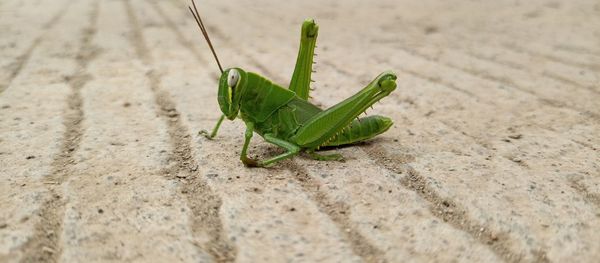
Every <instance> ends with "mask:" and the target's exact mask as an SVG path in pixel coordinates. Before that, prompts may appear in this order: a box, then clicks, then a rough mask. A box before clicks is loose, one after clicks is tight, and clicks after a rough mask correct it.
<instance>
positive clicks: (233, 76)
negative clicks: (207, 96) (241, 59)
mask: <svg viewBox="0 0 600 263" xmlns="http://www.w3.org/2000/svg"><path fill="white" fill-rule="evenodd" d="M239 80H240V73H239V72H238V71H237V70H235V69H232V70H230V71H229V74H228V75H227V85H228V86H229V87H235V86H236V85H237V83H238V81H239Z"/></svg>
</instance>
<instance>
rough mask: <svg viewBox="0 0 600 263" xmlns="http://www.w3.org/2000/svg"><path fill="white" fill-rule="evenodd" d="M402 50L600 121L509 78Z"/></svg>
mask: <svg viewBox="0 0 600 263" xmlns="http://www.w3.org/2000/svg"><path fill="white" fill-rule="evenodd" d="M400 49H402V50H404V51H405V52H407V53H409V54H411V55H414V56H416V57H419V58H422V59H424V60H427V61H430V62H433V63H438V64H440V65H444V66H446V67H449V68H453V69H456V70H458V71H461V72H463V73H465V74H467V75H471V76H474V77H476V78H480V79H484V80H488V81H491V82H495V83H498V84H502V85H504V86H506V87H509V88H514V89H517V90H519V91H521V92H524V93H527V94H529V95H531V96H533V97H535V98H537V99H538V101H539V102H540V103H542V104H546V105H548V106H551V107H557V108H568V109H571V110H573V111H576V112H581V113H585V114H586V115H588V116H590V117H592V118H593V119H595V120H600V114H598V113H594V112H590V111H589V110H587V109H585V108H580V107H577V106H574V105H568V104H566V103H565V102H562V101H558V100H555V99H548V98H543V97H541V96H540V95H539V94H537V93H536V92H534V91H532V90H530V89H527V88H524V87H522V86H520V85H517V84H516V83H515V82H514V81H513V80H511V79H509V78H507V77H497V76H494V75H492V74H490V73H488V72H486V71H482V70H476V69H467V68H463V67H460V66H457V65H454V64H452V63H448V62H442V61H440V60H439V59H437V58H432V57H429V56H427V55H424V54H422V53H419V52H417V51H415V50H410V49H406V48H402V47H401V48H400ZM575 87H576V88H580V87H579V86H575Z"/></svg>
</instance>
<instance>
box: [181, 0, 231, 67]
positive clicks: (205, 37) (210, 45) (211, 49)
mask: <svg viewBox="0 0 600 263" xmlns="http://www.w3.org/2000/svg"><path fill="white" fill-rule="evenodd" d="M192 5H193V6H194V10H192V8H191V7H190V6H188V8H189V9H190V12H191V13H192V15H193V16H194V19H195V20H196V24H198V27H199V28H200V31H202V35H203V36H204V39H206V42H207V43H208V47H210V51H212V53H213V56H214V57H215V60H216V61H217V65H218V66H219V70H221V74H223V67H221V62H219V58H218V57H217V53H216V52H215V48H214V47H213V45H212V43H211V42H210V37H208V32H206V27H204V23H202V18H200V13H198V8H196V3H195V2H194V0H192ZM194 11H196V12H194Z"/></svg>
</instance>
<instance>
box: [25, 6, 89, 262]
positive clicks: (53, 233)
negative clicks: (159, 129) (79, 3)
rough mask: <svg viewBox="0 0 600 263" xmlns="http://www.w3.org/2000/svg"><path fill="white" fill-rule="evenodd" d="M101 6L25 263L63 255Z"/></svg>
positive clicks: (84, 47)
mask: <svg viewBox="0 0 600 263" xmlns="http://www.w3.org/2000/svg"><path fill="white" fill-rule="evenodd" d="M98 5H99V3H98V2H96V4H95V5H94V6H93V8H92V10H91V12H90V15H89V26H88V27H87V28H86V29H84V30H83V32H82V38H81V44H80V50H79V52H78V54H77V56H76V58H75V59H76V61H77V66H78V70H77V72H76V73H74V74H73V75H72V76H71V77H68V79H67V82H68V83H69V86H70V87H71V94H70V95H69V97H68V99H67V103H68V105H67V108H66V109H65V112H64V125H65V127H66V130H65V132H64V136H63V141H62V146H61V150H60V153H59V154H58V156H56V157H55V159H54V161H53V162H52V172H51V174H50V175H48V177H47V178H46V180H47V181H48V182H47V183H46V186H47V188H48V193H49V195H50V197H49V199H48V200H46V201H45V202H44V204H43V205H42V208H41V210H40V212H39V215H40V221H39V222H38V223H37V224H36V226H35V232H34V234H33V236H32V237H31V238H30V239H29V240H28V241H27V243H26V244H25V245H24V247H23V251H24V256H23V260H22V261H23V262H57V261H58V259H59V258H60V255H61V253H62V248H61V247H60V244H59V242H60V238H61V236H60V233H61V232H62V227H63V217H64V213H65V203H66V200H64V197H63V193H62V190H61V188H62V186H63V183H64V182H66V181H67V180H68V178H69V177H70V176H71V175H72V169H73V164H74V163H75V160H74V159H73V156H74V154H75V153H76V152H77V150H78V149H79V144H80V141H81V137H82V136H83V133H84V129H83V126H82V122H83V121H84V119H85V114H84V112H83V105H82V103H83V100H82V97H81V89H82V88H83V87H84V86H85V84H86V83H87V82H88V81H89V80H90V79H91V77H90V76H89V75H88V74H87V73H86V68H87V65H88V63H89V62H90V61H91V60H92V59H93V58H94V57H95V56H96V54H97V49H95V48H94V47H93V46H92V44H91V41H92V38H93V37H94V35H95V34H96V24H97V18H98V11H99V6H98Z"/></svg>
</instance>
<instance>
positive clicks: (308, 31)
mask: <svg viewBox="0 0 600 263" xmlns="http://www.w3.org/2000/svg"><path fill="white" fill-rule="evenodd" d="M318 33H319V26H318V25H317V23H315V20H314V19H312V18H308V19H306V20H304V23H302V37H303V38H304V37H305V36H306V37H308V38H313V37H316V36H317V34H318Z"/></svg>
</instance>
